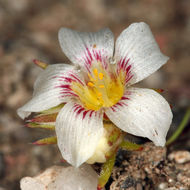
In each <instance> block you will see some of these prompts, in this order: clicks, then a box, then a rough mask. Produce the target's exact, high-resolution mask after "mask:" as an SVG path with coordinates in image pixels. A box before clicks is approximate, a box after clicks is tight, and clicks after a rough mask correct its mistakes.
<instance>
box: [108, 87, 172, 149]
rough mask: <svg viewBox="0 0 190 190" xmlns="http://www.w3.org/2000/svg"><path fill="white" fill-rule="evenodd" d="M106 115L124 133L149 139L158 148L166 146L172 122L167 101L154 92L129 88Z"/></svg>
mask: <svg viewBox="0 0 190 190" xmlns="http://www.w3.org/2000/svg"><path fill="white" fill-rule="evenodd" d="M106 115H107V116H108V117H109V119H110V120H111V121H112V122H113V123H114V124H115V125H116V126H118V127H119V128H121V129H122V130H123V131H125V132H128V133H131V134H133V135H137V136H141V137H147V138H149V139H150V140H152V141H153V142H154V143H155V145H157V146H164V144H165V138H166V134H167V132H168V129H169V127H170V124H171V121H172V112H171V109H170V106H169V104H168V103H167V101H166V100H165V99H164V98H163V97H162V96H161V95H160V94H158V93H157V92H155V91H154V90H150V89H141V88H129V89H128V91H127V92H126V95H125V96H124V97H123V98H122V100H121V101H120V102H118V103H117V104H116V105H115V106H113V107H112V108H109V109H108V110H106Z"/></svg>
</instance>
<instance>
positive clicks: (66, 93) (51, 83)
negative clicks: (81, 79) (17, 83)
mask: <svg viewBox="0 0 190 190" xmlns="http://www.w3.org/2000/svg"><path fill="white" fill-rule="evenodd" d="M71 73H72V74H75V75H76V71H75V70H74V67H73V66H71V65H66V64H54V65H50V66H48V67H47V68H46V69H45V70H44V71H42V73H41V74H40V75H39V77H38V78H37V80H36V82H35V84H34V93H33V97H32V99H31V100H30V101H29V102H28V103H26V104H25V105H24V106H23V107H21V108H19V109H18V111H17V113H18V115H19V116H20V117H21V118H25V117H27V116H28V115H30V113H31V112H39V111H43V110H47V109H49V108H52V107H55V106H57V105H59V104H60V103H63V102H65V101H67V100H68V99H69V98H70V96H73V94H72V92H70V91H71V90H68V89H66V88H65V86H64V85H67V84H69V83H70V80H68V78H69V79H72V77H71V76H70V75H71ZM66 87H68V86H66Z"/></svg>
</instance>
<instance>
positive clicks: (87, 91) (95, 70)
mask: <svg viewBox="0 0 190 190" xmlns="http://www.w3.org/2000/svg"><path fill="white" fill-rule="evenodd" d="M108 65H109V68H106V69H105V68H103V66H102V63H101V62H100V61H96V62H94V63H92V65H91V71H90V72H89V73H88V74H87V79H86V83H85V85H82V84H80V83H78V82H73V83H72V86H71V88H72V90H73V91H74V92H75V93H76V95H77V96H78V97H79V99H80V101H81V102H82V104H83V105H84V107H85V108H86V109H88V110H99V109H100V108H103V107H111V106H113V105H114V104H116V103H117V102H118V101H119V100H120V99H121V97H122V96H123V93H124V81H125V80H124V79H125V76H124V73H123V72H122V71H120V72H119V73H117V72H116V65H115V64H112V65H111V64H108Z"/></svg>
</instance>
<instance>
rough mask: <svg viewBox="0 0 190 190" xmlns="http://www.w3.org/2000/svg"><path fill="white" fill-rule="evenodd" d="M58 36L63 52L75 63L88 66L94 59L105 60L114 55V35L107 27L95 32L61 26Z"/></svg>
mask: <svg viewBox="0 0 190 190" xmlns="http://www.w3.org/2000/svg"><path fill="white" fill-rule="evenodd" d="M58 37H59V42H60V45H61V48H62V50H63V52H64V53H65V55H66V56H67V57H68V58H69V59H70V60H71V61H72V62H73V63H74V64H77V65H81V66H85V67H87V68H88V67H89V66H90V65H91V62H92V60H100V61H102V62H104V60H107V59H109V58H110V57H112V56H113V50H114V36H113V34H112V32H111V31H110V30H109V29H107V28H106V29H103V30H100V31H99V32H94V33H93V32H77V31H74V30H71V29H67V28H61V29H60V30H59V35H58Z"/></svg>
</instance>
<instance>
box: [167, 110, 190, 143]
mask: <svg viewBox="0 0 190 190" xmlns="http://www.w3.org/2000/svg"><path fill="white" fill-rule="evenodd" d="M189 120H190V107H189V108H188V109H187V111H186V113H185V115H184V117H183V120H182V121H181V123H180V125H179V126H178V128H177V130H176V131H175V132H174V134H173V135H172V136H171V137H170V138H169V139H168V140H167V142H166V145H167V146H168V145H170V144H171V143H173V142H174V141H175V140H176V139H177V138H178V137H179V135H180V134H181V133H182V131H183V129H184V128H185V126H186V125H187V123H188V121H189Z"/></svg>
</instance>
